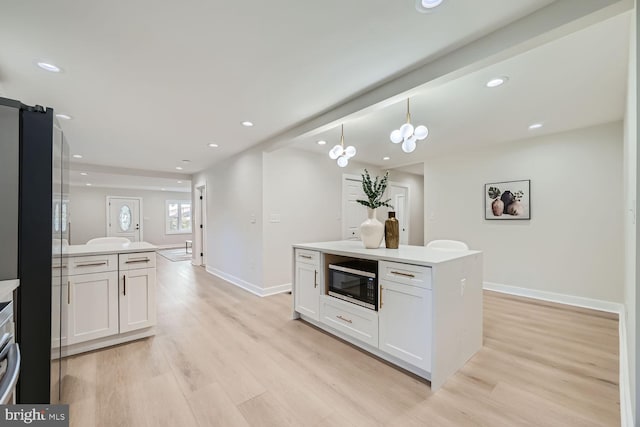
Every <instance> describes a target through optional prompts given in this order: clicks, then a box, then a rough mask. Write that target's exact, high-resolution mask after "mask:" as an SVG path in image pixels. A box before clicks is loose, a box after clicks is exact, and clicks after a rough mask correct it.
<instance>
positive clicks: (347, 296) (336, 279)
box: [329, 260, 378, 311]
mask: <svg viewBox="0 0 640 427" xmlns="http://www.w3.org/2000/svg"><path fill="white" fill-rule="evenodd" d="M377 271H378V262H377V261H368V260H353V261H346V262H341V263H337V264H329V295H331V296H334V297H336V298H340V299H343V300H345V301H349V302H352V303H354V304H357V305H360V306H362V307H366V308H369V309H371V310H376V311H377V310H378V279H377Z"/></svg>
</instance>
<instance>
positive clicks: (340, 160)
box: [338, 156, 349, 168]
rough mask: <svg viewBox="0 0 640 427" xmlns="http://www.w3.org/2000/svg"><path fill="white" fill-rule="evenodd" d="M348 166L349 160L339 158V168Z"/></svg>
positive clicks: (343, 157)
mask: <svg viewBox="0 0 640 427" xmlns="http://www.w3.org/2000/svg"><path fill="white" fill-rule="evenodd" d="M348 164H349V160H348V159H347V158H346V157H345V156H341V157H339V158H338V166H340V167H341V168H343V167H345V166H347V165H348Z"/></svg>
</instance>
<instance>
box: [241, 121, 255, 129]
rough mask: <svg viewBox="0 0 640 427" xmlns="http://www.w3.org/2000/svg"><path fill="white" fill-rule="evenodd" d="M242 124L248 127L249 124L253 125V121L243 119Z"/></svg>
mask: <svg viewBox="0 0 640 427" xmlns="http://www.w3.org/2000/svg"><path fill="white" fill-rule="evenodd" d="M242 126H244V127H247V128H250V127H251V126H253V123H252V122H249V121H244V122H242Z"/></svg>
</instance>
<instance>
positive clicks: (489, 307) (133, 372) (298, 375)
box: [63, 257, 620, 427]
mask: <svg viewBox="0 0 640 427" xmlns="http://www.w3.org/2000/svg"><path fill="white" fill-rule="evenodd" d="M158 313H159V315H158V334H157V335H156V336H155V337H154V338H150V339H146V340H141V341H137V342H133V343H129V344H125V345H120V346H116V347H112V348H109V349H105V350H101V351H95V352H92V353H86V354H83V355H78V356H74V357H71V358H69V359H68V363H66V369H67V372H66V376H65V377H64V380H65V383H64V384H65V386H64V393H63V401H65V402H68V403H70V404H71V407H70V411H71V425H72V426H79V427H90V426H131V427H142V426H149V427H155V426H172V427H174V426H176V427H189V426H225V427H226V426H231V427H233V426H278V427H280V426H326V427H329V426H376V425H385V426H401V427H406V426H456V427H457V426H492V427H493V426H509V427H511V426H536V427H540V426H562V427H567V426H581V427H582V426H605V425H606V426H616V425H620V416H619V412H620V405H619V394H618V321H617V316H615V315H610V314H606V313H600V312H594V311H589V310H583V309H575V308H570V307H565V306H558V305H555V304H550V303H541V302H537V301H534V300H527V299H522V298H515V297H509V296H504V295H501V294H497V293H491V292H485V296H484V330H485V336H484V347H483V349H482V350H481V351H480V352H479V353H478V354H476V355H475V356H474V357H473V358H472V359H471V360H470V361H469V362H468V363H467V364H466V365H465V366H464V368H463V369H462V370H461V371H459V372H458V373H457V374H456V375H455V376H453V377H452V378H451V379H450V380H449V381H447V383H446V384H445V385H444V387H443V388H442V389H440V390H439V391H438V392H437V393H431V391H430V389H429V385H428V382H425V381H422V380H420V379H417V378H416V377H413V376H411V375H409V374H406V373H404V372H402V371H400V370H398V369H395V368H393V367H391V366H389V365H387V364H385V363H384V362H382V361H380V360H377V359H375V358H373V357H371V356H369V355H367V354H365V353H363V352H361V351H359V350H357V349H356V348H354V347H352V346H350V345H348V344H345V343H344V342H342V341H339V340H338V339H336V338H333V337H331V336H329V335H326V334H325V333H323V332H321V331H319V330H318V329H315V328H313V327H311V326H309V325H308V324H305V323H303V322H301V321H292V320H290V315H291V295H289V294H282V295H276V296H273V297H268V298H258V297H255V296H253V295H251V294H249V293H247V292H245V291H243V290H241V289H238V288H236V287H234V286H232V285H229V284H227V283H225V282H223V281H221V280H219V279H217V278H214V277H213V276H211V275H209V274H207V273H206V272H205V271H204V270H203V269H202V268H200V267H193V266H191V265H190V263H188V262H170V261H168V260H166V259H164V258H162V257H158Z"/></svg>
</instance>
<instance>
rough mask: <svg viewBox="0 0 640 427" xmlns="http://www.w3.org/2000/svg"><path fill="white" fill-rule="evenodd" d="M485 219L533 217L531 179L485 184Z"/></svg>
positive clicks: (508, 219)
mask: <svg viewBox="0 0 640 427" xmlns="http://www.w3.org/2000/svg"><path fill="white" fill-rule="evenodd" d="M484 219H500V220H507V221H511V220H522V219H531V180H528V179H527V180H522V181H503V182H493V183H490V184H485V185H484Z"/></svg>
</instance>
